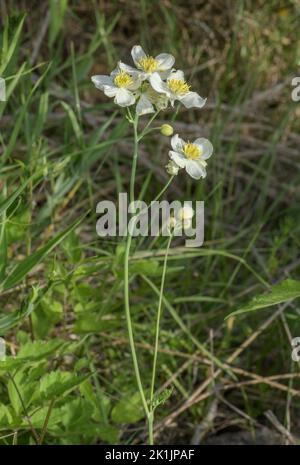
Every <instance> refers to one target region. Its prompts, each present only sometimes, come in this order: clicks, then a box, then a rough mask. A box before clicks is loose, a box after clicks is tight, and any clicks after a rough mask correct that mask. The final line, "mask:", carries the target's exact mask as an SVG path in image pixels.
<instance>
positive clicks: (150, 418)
mask: <svg viewBox="0 0 300 465" xmlns="http://www.w3.org/2000/svg"><path fill="white" fill-rule="evenodd" d="M153 420H154V413H153V411H151V412H150V413H149V415H148V435H149V444H150V446H153V444H154V435H153Z"/></svg>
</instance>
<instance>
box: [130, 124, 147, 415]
mask: <svg viewBox="0 0 300 465" xmlns="http://www.w3.org/2000/svg"><path fill="white" fill-rule="evenodd" d="M137 125H138V115H135V118H134V120H133V131H134V152H133V161H132V168H131V177H130V201H131V202H134V184H135V173H136V165H137V158H138V134H137ZM131 241H132V235H131V231H129V230H128V233H127V240H126V249H125V257H124V303H125V314H126V322H127V329H128V337H129V344H130V350H131V356H132V361H133V367H134V372H135V377H136V382H137V385H138V389H139V392H140V396H141V400H142V404H143V407H144V410H145V413H146V416H147V418H148V416H149V408H148V404H147V400H146V397H145V393H144V389H143V384H142V380H141V375H140V370H139V365H138V360H137V354H136V349H135V343H134V335H133V328H132V319H131V313H130V299H129V254H130V246H131Z"/></svg>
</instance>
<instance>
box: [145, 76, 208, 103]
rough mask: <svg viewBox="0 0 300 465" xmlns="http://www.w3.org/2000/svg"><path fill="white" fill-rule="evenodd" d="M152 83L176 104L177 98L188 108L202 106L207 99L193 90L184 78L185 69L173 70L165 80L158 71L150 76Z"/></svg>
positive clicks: (157, 90)
mask: <svg viewBox="0 0 300 465" xmlns="http://www.w3.org/2000/svg"><path fill="white" fill-rule="evenodd" d="M150 83H151V86H152V87H153V89H154V90H156V92H160V93H162V94H165V95H166V96H167V97H168V98H169V99H170V102H171V105H172V106H174V102H175V100H179V101H180V102H182V103H183V105H184V106H185V107H186V108H193V107H195V108H202V107H203V106H204V105H205V102H206V99H204V98H202V97H200V95H199V94H197V92H191V91H190V86H189V85H188V84H187V82H186V81H185V79H184V74H183V71H180V70H178V71H172V72H171V73H170V74H169V76H168V77H167V81H166V82H164V81H163V80H162V78H161V76H160V75H159V74H158V73H153V74H152V75H151V76H150Z"/></svg>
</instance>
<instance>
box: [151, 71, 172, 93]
mask: <svg viewBox="0 0 300 465" xmlns="http://www.w3.org/2000/svg"><path fill="white" fill-rule="evenodd" d="M150 84H151V86H152V87H153V89H154V90H156V92H159V93H163V94H166V95H169V90H168V86H167V84H166V83H165V82H163V80H162V79H161V77H160V75H159V74H158V73H153V74H151V76H150Z"/></svg>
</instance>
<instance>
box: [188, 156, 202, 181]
mask: <svg viewBox="0 0 300 465" xmlns="http://www.w3.org/2000/svg"><path fill="white" fill-rule="evenodd" d="M185 169H186V172H187V173H188V174H189V175H190V176H191V177H192V178H194V179H200V178H205V176H206V171H205V169H204V168H203V167H202V166H201V165H199V163H197V162H196V161H194V160H189V161H188V163H187V164H186V166H185Z"/></svg>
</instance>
